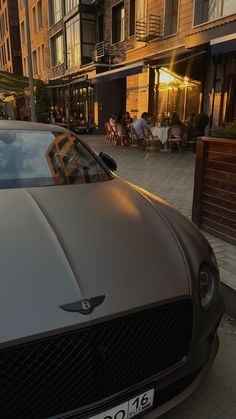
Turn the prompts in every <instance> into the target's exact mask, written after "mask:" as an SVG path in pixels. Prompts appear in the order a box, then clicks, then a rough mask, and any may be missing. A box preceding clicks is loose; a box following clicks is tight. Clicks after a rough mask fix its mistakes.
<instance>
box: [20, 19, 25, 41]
mask: <svg viewBox="0 0 236 419" xmlns="http://www.w3.org/2000/svg"><path fill="white" fill-rule="evenodd" d="M20 31H21V43H22V45H23V44H25V22H24V20H23V21H22V22H21V24H20Z"/></svg>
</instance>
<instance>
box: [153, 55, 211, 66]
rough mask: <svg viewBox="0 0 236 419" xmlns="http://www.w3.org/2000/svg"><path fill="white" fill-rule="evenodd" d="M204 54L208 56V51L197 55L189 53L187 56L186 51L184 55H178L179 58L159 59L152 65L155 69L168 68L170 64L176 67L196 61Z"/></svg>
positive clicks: (174, 56)
mask: <svg viewBox="0 0 236 419" xmlns="http://www.w3.org/2000/svg"><path fill="white" fill-rule="evenodd" d="M203 54H206V51H199V52H196V53H195V54H190V53H189V52H188V53H187V54H186V51H185V53H184V54H183V53H182V54H178V56H177V55H174V54H173V55H172V56H169V57H167V58H166V59H165V60H163V59H162V60H161V59H159V60H157V62H154V63H152V64H150V65H151V67H154V68H159V67H168V66H169V65H170V64H171V65H175V64H179V63H182V62H184V61H189V60H194V59H196V58H198V57H199V56H202V55H203Z"/></svg>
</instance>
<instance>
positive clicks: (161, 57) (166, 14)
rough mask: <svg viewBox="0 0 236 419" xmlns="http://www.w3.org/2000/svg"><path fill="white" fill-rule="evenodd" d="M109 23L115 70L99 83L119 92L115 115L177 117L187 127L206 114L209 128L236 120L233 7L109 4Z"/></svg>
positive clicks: (113, 0)
mask: <svg viewBox="0 0 236 419" xmlns="http://www.w3.org/2000/svg"><path fill="white" fill-rule="evenodd" d="M103 16H104V23H103V26H104V41H105V45H106V47H107V48H109V54H110V62H111V63H112V64H111V70H110V74H106V72H104V77H103V76H102V75H101V74H99V75H98V77H97V78H94V83H95V85H96V84H97V86H98V87H97V90H98V91H99V84H100V81H102V82H103V83H101V90H102V92H103V95H104V96H105V97H106V96H108V94H107V92H113V91H114V92H117V90H118V91H120V101H119V99H118V97H117V95H116V103H117V105H116V108H115V104H114V105H113V102H112V100H111V108H112V109H111V111H124V108H126V109H127V110H129V111H130V113H131V115H132V116H133V117H135V116H140V114H141V113H142V112H144V111H148V112H149V113H150V114H152V115H154V116H155V117H156V118H157V119H158V118H160V119H161V118H162V117H163V116H164V115H168V114H169V113H170V112H172V111H176V112H177V113H178V114H179V115H180V117H181V119H182V120H184V121H185V120H187V119H188V118H189V117H190V116H191V115H192V114H193V113H195V114H196V113H199V112H202V111H204V112H206V113H207V114H208V115H209V116H210V128H211V127H214V126H215V125H220V124H223V123H225V122H232V121H235V119H236V113H235V112H236V92H235V77H236V68H235V54H236V2H235V1H234V0H226V1H225V0H195V1H192V0H181V1H180V0H126V1H117V0H105V1H104V15H103ZM118 64H119V67H118V66H117V65H118ZM115 74H117V79H116V78H115V77H116V75H115ZM111 79H112V80H111ZM104 83H105V84H104ZM104 87H105V88H106V89H104ZM105 90H106V92H105ZM100 98H101V103H100V101H99V95H98V109H100V110H102V108H104V107H105V108H106V105H105V99H104V98H103V97H102V95H101V96H100ZM124 98H125V100H124ZM124 102H125V103H124ZM106 112H107V109H105V114H106ZM104 117H107V115H102V113H101V115H100V119H101V121H102V123H103V122H104Z"/></svg>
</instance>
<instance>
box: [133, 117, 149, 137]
mask: <svg viewBox="0 0 236 419" xmlns="http://www.w3.org/2000/svg"><path fill="white" fill-rule="evenodd" d="M147 120H148V113H147V112H143V113H142V115H141V118H138V119H136V121H135V122H134V129H135V131H136V133H137V135H138V136H139V137H143V127H148V124H147Z"/></svg>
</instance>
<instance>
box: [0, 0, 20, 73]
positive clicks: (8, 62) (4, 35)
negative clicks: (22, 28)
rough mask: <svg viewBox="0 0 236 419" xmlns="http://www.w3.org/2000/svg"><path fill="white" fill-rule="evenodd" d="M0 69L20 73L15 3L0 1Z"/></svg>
mask: <svg viewBox="0 0 236 419" xmlns="http://www.w3.org/2000/svg"><path fill="white" fill-rule="evenodd" d="M0 69H1V70H3V71H7V72H9V73H13V72H14V73H17V74H22V63H21V48H20V38H19V19H18V8H17V3H16V2H12V1H10V0H1V1H0Z"/></svg>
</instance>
